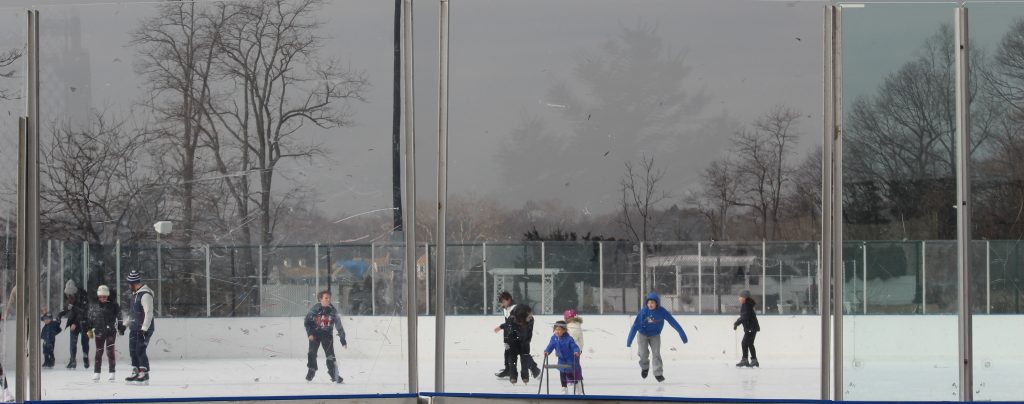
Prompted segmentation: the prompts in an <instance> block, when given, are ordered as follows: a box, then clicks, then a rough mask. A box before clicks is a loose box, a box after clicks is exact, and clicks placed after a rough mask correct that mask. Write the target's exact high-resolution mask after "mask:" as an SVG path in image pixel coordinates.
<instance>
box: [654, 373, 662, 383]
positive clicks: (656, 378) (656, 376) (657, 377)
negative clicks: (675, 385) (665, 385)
mask: <svg viewBox="0 0 1024 404" xmlns="http://www.w3.org/2000/svg"><path fill="white" fill-rule="evenodd" d="M654 379H655V380H657V381H658V383H661V382H663V381H665V376H662V375H655V376H654Z"/></svg>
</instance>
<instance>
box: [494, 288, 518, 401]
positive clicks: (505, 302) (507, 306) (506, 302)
mask: <svg viewBox="0 0 1024 404" xmlns="http://www.w3.org/2000/svg"><path fill="white" fill-rule="evenodd" d="M498 305H499V307H501V324H498V326H497V327H494V332H495V333H498V332H502V335H501V342H502V344H503V346H504V349H503V350H502V364H503V365H502V368H501V370H500V371H499V372H498V373H495V374H494V375H495V376H497V377H498V378H499V379H504V378H506V377H510V376H512V374H514V373H515V366H513V367H512V370H509V367H508V364H509V362H511V361H512V360H513V358H510V357H509V356H510V355H517V353H515V352H513V351H511V350H510V349H509V345H508V338H509V335H508V328H506V327H505V323H507V322H508V321H509V317H511V316H512V310H515V308H516V302H515V301H514V300H512V294H511V293H509V292H508V291H502V292H501V293H499V294H498ZM513 383H515V382H513Z"/></svg>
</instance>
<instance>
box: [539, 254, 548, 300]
mask: <svg viewBox="0 0 1024 404" xmlns="http://www.w3.org/2000/svg"><path fill="white" fill-rule="evenodd" d="M546 255H547V253H546V252H545V251H544V242H543V241H541V242H540V314H549V313H548V304H547V298H548V294H547V292H548V288H547V279H546V278H547V277H548V271H547V266H546V265H545V262H544V257H545V256H546Z"/></svg>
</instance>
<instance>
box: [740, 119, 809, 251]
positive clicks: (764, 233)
mask: <svg viewBox="0 0 1024 404" xmlns="http://www.w3.org/2000/svg"><path fill="white" fill-rule="evenodd" d="M799 118H800V114H799V113H797V112H796V111H794V110H792V109H789V108H787V107H785V106H776V107H775V108H773V109H772V110H771V111H769V112H768V113H766V114H765V115H764V116H762V117H761V118H759V119H758V120H757V121H755V122H754V128H753V130H751V131H747V130H743V131H740V132H739V133H737V134H736V136H735V137H734V138H733V149H732V151H733V153H734V154H735V155H736V159H737V165H736V173H737V175H738V177H739V179H740V186H739V191H740V198H739V203H738V205H741V206H747V207H750V208H752V209H753V210H754V211H755V212H756V213H757V215H758V223H759V224H760V227H761V229H760V230H761V237H762V239H765V240H767V239H769V238H772V239H774V238H777V237H778V222H779V207H780V206H781V204H782V200H783V189H784V186H785V183H786V182H787V181H788V180H789V178H788V177H789V173H790V167H789V166H788V165H787V162H786V158H787V156H788V155H789V154H791V153H792V151H793V148H794V147H795V146H796V141H797V134H796V133H795V131H794V127H795V125H796V123H797V121H798V120H799Z"/></svg>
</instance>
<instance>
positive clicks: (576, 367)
mask: <svg viewBox="0 0 1024 404" xmlns="http://www.w3.org/2000/svg"><path fill="white" fill-rule="evenodd" d="M576 359H577V358H575V357H572V358H570V359H569V360H570V361H571V363H569V364H564V365H561V364H558V363H556V364H553V365H552V364H549V363H548V357H547V356H545V357H544V365H543V366H541V367H542V368H543V369H544V372H542V373H541V374H540V380H537V394H540V390H541V389H542V388H544V387H545V386H546V387H547V393H545V394H551V378H550V377H549V375H548V370H550V369H556V370H557V371H558V372H559V373H561V372H562V370H563V369H571V370H570V372H572V375H573V380H574V382H573V383H572V394H576V386H579V388H580V390H579V394H581V395H584V396H585V395H587V392H586V390H585V389H584V388H583V377H582V376H583V372H582V369H581V368H580V363H579V361H578V360H576ZM577 376H580V377H577ZM545 380H546V381H547V383H545ZM559 382H561V380H559Z"/></svg>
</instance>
